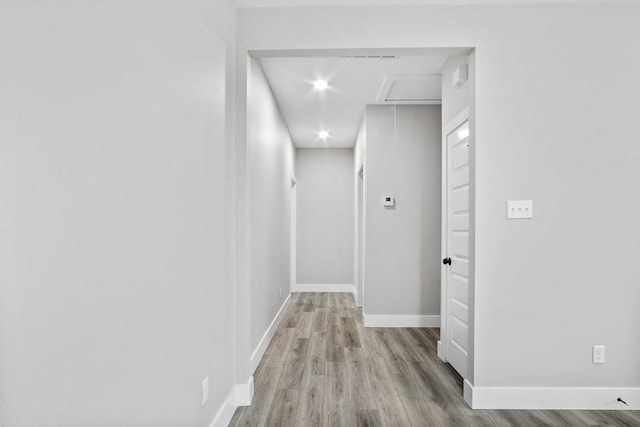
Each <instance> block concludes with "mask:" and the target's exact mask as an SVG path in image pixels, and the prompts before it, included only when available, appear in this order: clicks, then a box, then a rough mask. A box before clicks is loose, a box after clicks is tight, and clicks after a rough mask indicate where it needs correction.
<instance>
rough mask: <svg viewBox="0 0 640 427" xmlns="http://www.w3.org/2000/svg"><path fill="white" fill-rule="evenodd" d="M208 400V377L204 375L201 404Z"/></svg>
mask: <svg viewBox="0 0 640 427" xmlns="http://www.w3.org/2000/svg"><path fill="white" fill-rule="evenodd" d="M207 400H209V377H204V379H203V380H202V405H204V404H205V403H207Z"/></svg>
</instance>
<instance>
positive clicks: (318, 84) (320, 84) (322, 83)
mask: <svg viewBox="0 0 640 427" xmlns="http://www.w3.org/2000/svg"><path fill="white" fill-rule="evenodd" d="M313 87H314V88H315V89H316V90H325V89H327V88H328V87H329V82H328V81H326V80H316V81H314V82H313Z"/></svg>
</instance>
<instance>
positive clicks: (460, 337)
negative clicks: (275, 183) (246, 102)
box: [249, 47, 475, 384]
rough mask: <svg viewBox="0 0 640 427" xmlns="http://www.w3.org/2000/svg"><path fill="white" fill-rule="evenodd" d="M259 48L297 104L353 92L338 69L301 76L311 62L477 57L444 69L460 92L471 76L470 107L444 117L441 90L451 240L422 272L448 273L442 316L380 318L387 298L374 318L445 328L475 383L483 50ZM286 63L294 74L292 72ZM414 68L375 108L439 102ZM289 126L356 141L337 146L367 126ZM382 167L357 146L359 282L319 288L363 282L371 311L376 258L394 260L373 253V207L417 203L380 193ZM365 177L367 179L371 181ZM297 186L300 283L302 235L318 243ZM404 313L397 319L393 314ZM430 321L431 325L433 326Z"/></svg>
mask: <svg viewBox="0 0 640 427" xmlns="http://www.w3.org/2000/svg"><path fill="white" fill-rule="evenodd" d="M249 54H250V55H251V57H253V58H256V59H257V60H260V61H261V64H262V67H263V69H264V71H265V73H266V75H267V78H268V80H269V82H270V83H271V84H272V85H274V86H278V85H281V88H284V89H282V90H281V91H280V90H279V89H278V88H277V87H276V88H275V89H274V94H275V96H276V99H277V98H278V96H279V93H281V94H282V95H281V96H283V97H285V98H286V97H289V98H290V99H293V100H297V101H301V100H302V101H307V102H306V104H311V102H308V101H309V100H310V99H312V100H317V99H322V100H326V99H329V98H331V97H332V96H333V95H339V96H340V97H342V99H344V98H345V97H346V96H345V93H342V92H341V90H342V89H341V88H340V87H338V85H335V84H334V80H335V79H337V77H336V75H337V74H330V75H327V76H323V75H315V76H310V77H309V79H308V81H305V80H304V79H299V78H296V77H298V76H296V75H295V73H294V72H297V71H300V70H307V71H308V70H309V69H313V67H315V66H316V65H317V62H318V60H319V59H330V60H331V61H330V62H331V64H332V66H333V69H334V71H335V73H339V72H341V71H343V70H342V68H341V67H342V65H341V64H342V61H345V60H347V59H348V60H352V61H361V60H370V61H371V63H372V64H373V63H375V64H379V63H382V62H384V61H393V60H398V59H399V58H403V57H429V58H434V57H444V58H445V60H446V61H448V60H449V59H451V58H456V57H466V58H467V59H469V62H467V64H468V65H469V66H468V68H466V69H463V68H460V67H458V68H456V70H455V73H450V74H449V75H444V73H441V75H440V76H438V77H441V78H442V80H441V87H445V85H446V88H447V89H448V90H449V91H454V90H458V89H460V87H464V85H465V83H466V85H467V86H466V87H467V89H468V91H469V92H470V93H471V96H470V98H469V99H468V102H467V103H466V104H465V103H464V102H463V103H461V102H459V100H454V101H453V102H449V104H448V107H447V108H448V118H447V119H445V118H444V104H445V103H447V102H448V100H447V99H446V98H445V97H446V96H447V94H446V93H444V92H445V91H444V90H443V93H442V97H441V100H442V104H443V106H442V109H443V119H442V122H441V123H440V126H441V127H440V129H439V130H440V133H441V142H442V145H441V150H442V159H440V160H441V165H442V189H441V190H442V193H441V194H440V195H441V202H442V206H438V207H437V208H441V210H442V214H441V242H437V243H436V245H438V243H441V245H440V254H439V255H438V254H437V253H436V254H430V255H429V257H430V262H431V261H433V260H435V261H437V265H434V266H429V267H428V268H422V270H421V272H420V274H422V273H423V272H424V271H425V270H431V271H433V270H439V276H438V279H436V280H439V283H438V291H439V297H437V296H436V298H431V299H432V300H434V299H435V300H436V305H438V306H439V307H440V312H439V313H437V314H434V315H431V314H429V315H423V314H424V313H421V314H420V315H415V316H414V315H411V316H404V317H405V318H409V317H411V320H410V322H413V323H411V324H407V323H406V319H400V320H398V318H400V317H402V315H396V313H393V312H391V313H389V315H387V314H386V313H385V314H381V315H378V312H380V311H381V309H380V307H379V302H378V306H377V307H375V309H376V310H378V312H375V314H376V316H371V317H378V318H377V319H373V320H374V321H375V322H380V323H379V324H375V326H381V327H392V326H401V327H407V326H422V327H436V326H440V341H439V342H438V355H439V356H440V358H441V359H442V360H443V361H445V362H448V363H450V364H451V365H452V366H453V367H454V368H455V369H456V371H458V372H459V373H460V374H461V376H462V377H463V378H464V379H465V384H466V383H467V382H468V383H470V384H472V383H473V368H472V367H473V337H474V333H473V332H474V323H473V306H474V295H473V278H474V260H475V256H474V255H475V254H474V253H473V244H472V242H473V241H474V235H473V233H474V227H473V223H474V219H475V200H474V198H473V192H474V188H475V175H474V159H475V147H474V140H475V139H474V135H473V132H474V129H475V116H474V115H475V110H474V108H473V102H474V100H475V94H474V93H473V91H474V90H475V84H474V79H475V76H474V75H473V71H471V70H472V69H473V67H472V66H471V63H472V62H473V61H475V52H474V49H473V48H467V47H461V48H385V49H324V50H315V49H311V50H269V51H250V52H249ZM470 58H472V59H470ZM279 59H283V60H286V61H284V62H286V63H285V64H284V66H283V65H282V63H281V64H278V63H277V60H279ZM297 60H306V61H307V63H306V64H305V63H304V61H297ZM310 64H311V65H310ZM278 67H280V68H279V71H280V73H279V74H278V75H276V76H275V77H274V76H272V75H270V73H271V72H273V73H274V75H275V72H276V71H278ZM283 69H284V70H285V71H283ZM443 69H444V68H443V66H442V64H441V65H440V70H441V71H442V70H443ZM410 71H411V70H409V71H406V72H404V73H400V72H397V73H391V74H388V75H386V76H385V78H384V79H383V80H382V81H381V82H380V83H381V84H379V85H378V87H379V91H378V93H376V94H375V97H374V99H373V100H372V101H371V102H370V103H365V105H370V104H375V105H378V106H385V105H386V106H387V108H393V109H394V110H393V113H394V121H395V113H396V110H395V109H396V108H397V107H398V106H405V107H406V106H412V105H434V104H439V103H440V100H439V99H433V98H432V97H430V96H429V93H428V92H424V89H425V87H426V85H428V84H430V82H431V83H432V82H433V81H434V77H435V76H436V75H435V74H433V73H427V72H422V75H420V73H417V74H418V75H411V72H410ZM463 71H464V72H463ZM366 78H367V77H365V76H364V75H362V77H361V80H366ZM445 80H446V82H445ZM316 83H318V85H316ZM320 83H322V85H320ZM296 85H301V86H302V87H303V90H305V91H306V92H305V93H303V94H302V95H303V96H300V93H295V88H296ZM305 85H306V86H305ZM320 86H322V87H324V89H318V87H320ZM451 88H453V89H451ZM319 90H326V92H318V91H319ZM420 91H422V92H420ZM449 101H451V100H449ZM319 105H322V104H319ZM306 107H307V105H305V106H304V108H306ZM325 109H326V110H329V111H333V113H334V114H335V111H334V110H333V109H331V108H325ZM281 110H282V113H283V115H284V116H285V121H287V115H288V114H289V113H290V114H291V117H294V116H295V115H296V114H302V113H303V112H304V111H302V107H299V108H286V107H282V106H281ZM321 110H322V108H319V107H318V110H316V111H311V112H309V111H307V112H306V113H307V114H306V115H307V116H315V115H317V114H319V112H321ZM462 113H464V114H462ZM360 114H361V115H360V116H359V117H360V122H361V123H362V114H363V113H360ZM456 115H457V116H461V115H463V116H465V118H464V120H465V122H464V123H463V122H458V123H457V124H456V125H455V126H454V127H453V128H451V126H453V125H452V124H451V123H452V122H454V121H455V120H458V118H457V116H456ZM336 116H338V117H340V114H335V115H334V116H333V117H336ZM452 116H456V118H455V120H452V119H451V117H452ZM316 119H317V117H316ZM394 126H396V123H394ZM461 126H462V127H461ZM358 127H359V126H358ZM289 130H290V132H291V134H292V139H293V140H294V143H295V145H296V147H297V148H323V147H324V148H346V147H347V146H346V145H342V146H340V145H333V146H332V145H331V144H332V143H335V142H336V141H337V139H339V138H343V137H344V138H345V140H350V141H352V143H353V142H355V140H356V139H357V135H358V130H356V131H355V133H354V132H351V133H349V132H347V131H344V129H343V128H342V127H341V126H339V125H332V124H331V123H323V122H322V120H319V119H318V120H316V122H315V123H310V124H306V125H304V126H296V125H292V124H291V123H289ZM395 131H396V130H395V129H394V132H395ZM296 132H299V135H300V136H299V137H298V136H297V135H296ZM461 132H462V133H463V132H466V133H467V135H466V136H465V137H464V138H462V139H460V138H458V136H459V135H460V134H461ZM349 138H351V139H349ZM456 138H457V139H456ZM454 140H455V142H454ZM395 142H396V139H395V134H392V137H389V138H388V143H389V144H390V145H391V144H393V143H395ZM462 148H464V149H465V150H466V151H464V150H462ZM365 151H366V150H365ZM389 161H390V162H393V161H394V159H393V158H389ZM365 169H366V171H367V175H365ZM376 170H379V166H376ZM373 173H374V169H373V168H370V165H369V164H368V163H367V157H366V154H363V155H362V156H361V158H358V157H357V155H356V154H355V153H354V162H353V166H352V169H351V174H352V175H351V176H352V177H355V183H354V181H353V178H351V179H352V181H351V182H350V185H352V186H353V187H352V188H353V190H352V191H353V192H352V194H353V196H352V197H353V199H352V202H351V203H353V206H354V207H355V213H350V214H349V215H351V217H350V218H349V219H348V221H354V226H353V237H352V238H351V239H352V242H353V246H352V247H351V248H350V249H349V250H350V251H351V252H352V253H353V254H354V255H353V261H351V262H353V264H351V267H350V268H351V269H352V270H351V271H352V274H353V276H352V277H351V278H350V279H349V280H352V281H351V282H350V283H347V282H346V281H340V280H339V279H337V280H336V281H333V282H330V281H322V279H319V280H318V281H317V282H316V284H318V286H319V287H318V291H324V292H332V291H333V292H336V290H335V289H337V291H339V292H345V289H346V286H348V285H351V284H353V285H352V287H353V293H354V296H355V303H356V306H358V307H362V309H363V313H367V311H368V309H369V308H370V307H373V306H374V305H373V302H372V300H373V299H374V298H376V295H375V294H374V293H373V292H369V291H370V289H368V287H369V286H370V283H371V282H372V281H374V280H375V279H376V277H375V275H372V274H369V269H368V268H369V266H370V265H373V264H377V265H385V260H384V259H380V257H377V258H376V257H375V256H370V253H369V247H368V245H371V244H372V243H371V241H372V239H369V238H368V236H367V232H366V231H367V227H383V225H380V223H379V222H377V223H376V225H373V224H374V221H370V218H369V213H370V211H373V210H374V209H377V210H380V211H381V212H387V216H391V215H392V214H393V212H394V210H395V212H399V211H401V209H404V208H405V206H407V205H406V203H407V201H408V200H407V198H405V199H396V198H395V197H394V194H393V191H394V190H391V192H389V193H386V192H385V193H382V192H380V194H378V193H375V194H374V193H371V192H372V191H373V190H372V188H373V186H370V185H369V180H370V177H371V176H372V175H371V174H373ZM465 174H466V175H465ZM298 177H299V178H300V179H301V181H300V182H301V188H305V187H304V185H303V184H304V180H303V177H302V175H298ZM387 178H388V177H385V178H383V179H387ZM463 178H464V179H463ZM365 179H366V180H367V181H365ZM376 179H377V180H378V182H380V179H381V178H380V177H379V176H378V178H376ZM354 184H355V185H354ZM436 185H439V184H436ZM291 189H292V190H291V200H292V206H291V209H292V210H291V284H292V287H293V286H295V285H296V266H297V264H298V263H300V257H299V256H298V254H297V250H296V247H297V245H296V243H297V242H296V235H297V236H300V247H303V246H304V247H308V246H313V245H309V244H305V242H304V240H303V234H304V233H301V232H299V230H297V227H299V226H300V224H296V221H295V206H294V204H295V202H294V201H295V199H296V194H295V193H296V185H295V180H293V179H292V186H291ZM303 194H304V193H301V195H300V196H301V198H300V203H301V210H300V212H301V219H300V222H302V221H303V217H302V213H303V211H304V206H303V205H302V203H303V202H302V197H303ZM388 197H390V199H391V200H392V202H391V203H392V205H389V206H387V205H384V204H383V203H382V201H383V199H387V198H388ZM350 209H353V208H350ZM352 212H353V211H352ZM463 217H464V219H465V221H466V228H464V227H462V225H464V224H462V225H460V224H458V225H456V227H453V225H455V224H457V222H462V221H463V220H462V219H461V218H463ZM456 221H457V222H456ZM365 223H366V227H365ZM447 227H449V228H447ZM452 227H453V228H452ZM369 231H371V228H369ZM326 235H329V234H326ZM436 239H437V237H436ZM432 240H433V237H432ZM320 243H323V242H320ZM384 245H385V242H384V241H379V242H378V243H377V247H380V246H384ZM436 251H437V249H436ZM432 255H436V256H432ZM418 256H420V254H418ZM431 258H433V259H431ZM441 260H444V261H447V262H445V263H444V264H443V263H441ZM372 263H373V264H372ZM389 264H393V263H389ZM385 268H387V269H388V270H393V269H397V270H401V269H402V268H403V267H402V265H400V264H395V265H385ZM298 273H299V274H300V276H301V278H302V276H303V275H304V273H303V269H300V270H299V271H298ZM398 282H401V280H399V281H398ZM389 283H392V282H389ZM396 283H397V282H396ZM463 284H464V286H463ZM328 285H332V286H333V288H330V287H329V286H328ZM328 289H334V290H328ZM402 293H403V292H402V291H398V290H397V289H393V288H392V286H391V285H390V286H389V290H388V296H387V299H388V300H389V301H393V300H394V299H397V298H398V296H399V295H400V296H401V295H402ZM379 298H380V297H379V296H378V300H377V301H379ZM438 300H439V301H438ZM382 310H383V309H382ZM394 316H395V318H394V319H392V320H389V319H388V318H391V317H394ZM375 322H374V323H375ZM385 322H387V323H385ZM393 322H397V323H395V324H393V325H392V324H389V323H393ZM402 322H405V323H402ZM425 322H429V324H428V326H427V325H426V323H425ZM374 323H370V324H369V325H368V324H367V323H366V321H365V326H374Z"/></svg>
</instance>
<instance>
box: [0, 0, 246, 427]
mask: <svg viewBox="0 0 640 427" xmlns="http://www.w3.org/2000/svg"><path fill="white" fill-rule="evenodd" d="M234 16H235V11H234V8H233V4H232V2H216V3H215V4H214V3H213V2H211V3H201V2H193V1H179V2H178V1H175V2H174V1H165V2H155V1H136V2H86V1H56V2H51V3H48V2H30V1H15V2H14V1H4V2H2V3H0V52H2V55H0V343H1V345H0V378H1V380H0V423H1V424H2V425H3V426H5V425H6V426H32V425H49V426H69V425H105V426H106V425H131V426H142V425H162V424H173V425H193V426H196V425H199V426H204V425H208V424H209V423H210V422H211V420H212V418H213V416H214V414H215V413H216V411H217V410H218V408H219V407H220V405H221V404H222V402H223V401H224V399H225V398H226V396H227V394H228V393H229V391H230V390H231V388H232V385H233V370H234V353H233V341H234V340H233V323H232V322H231V324H230V319H233V286H232V283H230V282H229V281H228V278H229V277H232V274H231V272H230V268H229V264H228V263H229V262H231V260H230V258H229V257H228V256H227V255H226V254H227V253H228V250H229V248H230V246H231V242H230V239H231V236H230V235H228V234H226V231H225V229H226V226H227V224H228V221H227V220H228V219H229V212H228V211H226V210H225V207H224V206H225V205H224V204H223V203H220V200H219V197H221V196H220V195H222V197H225V194H226V195H227V196H228V195H229V194H228V193H227V192H226V182H225V179H226V177H227V176H229V175H228V174H229V172H228V170H227V165H228V164H229V163H227V162H226V161H225V160H226V159H227V158H228V156H227V154H228V152H227V149H228V141H229V138H230V135H225V129H229V130H232V129H233V128H232V124H233V121H232V117H231V116H230V115H229V114H227V112H226V111H225V110H226V109H228V111H229V112H232V111H233V102H232V101H228V102H225V96H226V92H227V84H232V82H233V81H234V78H235V75H234V64H233V62H231V63H230V64H227V69H226V72H228V73H229V74H226V73H225V63H226V59H229V57H228V56H227V55H228V54H229V52H230V53H231V54H233V52H234V49H235V47H234V44H233V38H234V34H235V28H234V24H233V23H234ZM225 80H226V82H225ZM205 376H209V380H210V397H209V401H208V403H207V404H206V405H205V406H204V407H203V406H202V405H201V391H200V390H201V381H202V379H203V378H204V377H205Z"/></svg>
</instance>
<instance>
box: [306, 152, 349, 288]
mask: <svg viewBox="0 0 640 427" xmlns="http://www.w3.org/2000/svg"><path fill="white" fill-rule="evenodd" d="M296 170H297V176H296V178H297V180H298V236H297V237H298V245H297V247H298V255H297V274H298V278H297V284H298V285H299V287H298V288H299V289H301V290H302V289H304V285H351V286H352V285H353V283H354V281H353V272H354V267H353V262H354V258H353V257H354V255H353V254H354V249H353V245H354V242H353V233H354V221H353V219H354V205H353V199H354V190H353V187H352V182H353V181H352V171H353V150H352V149H350V148H298V149H296ZM345 289H346V287H345Z"/></svg>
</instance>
